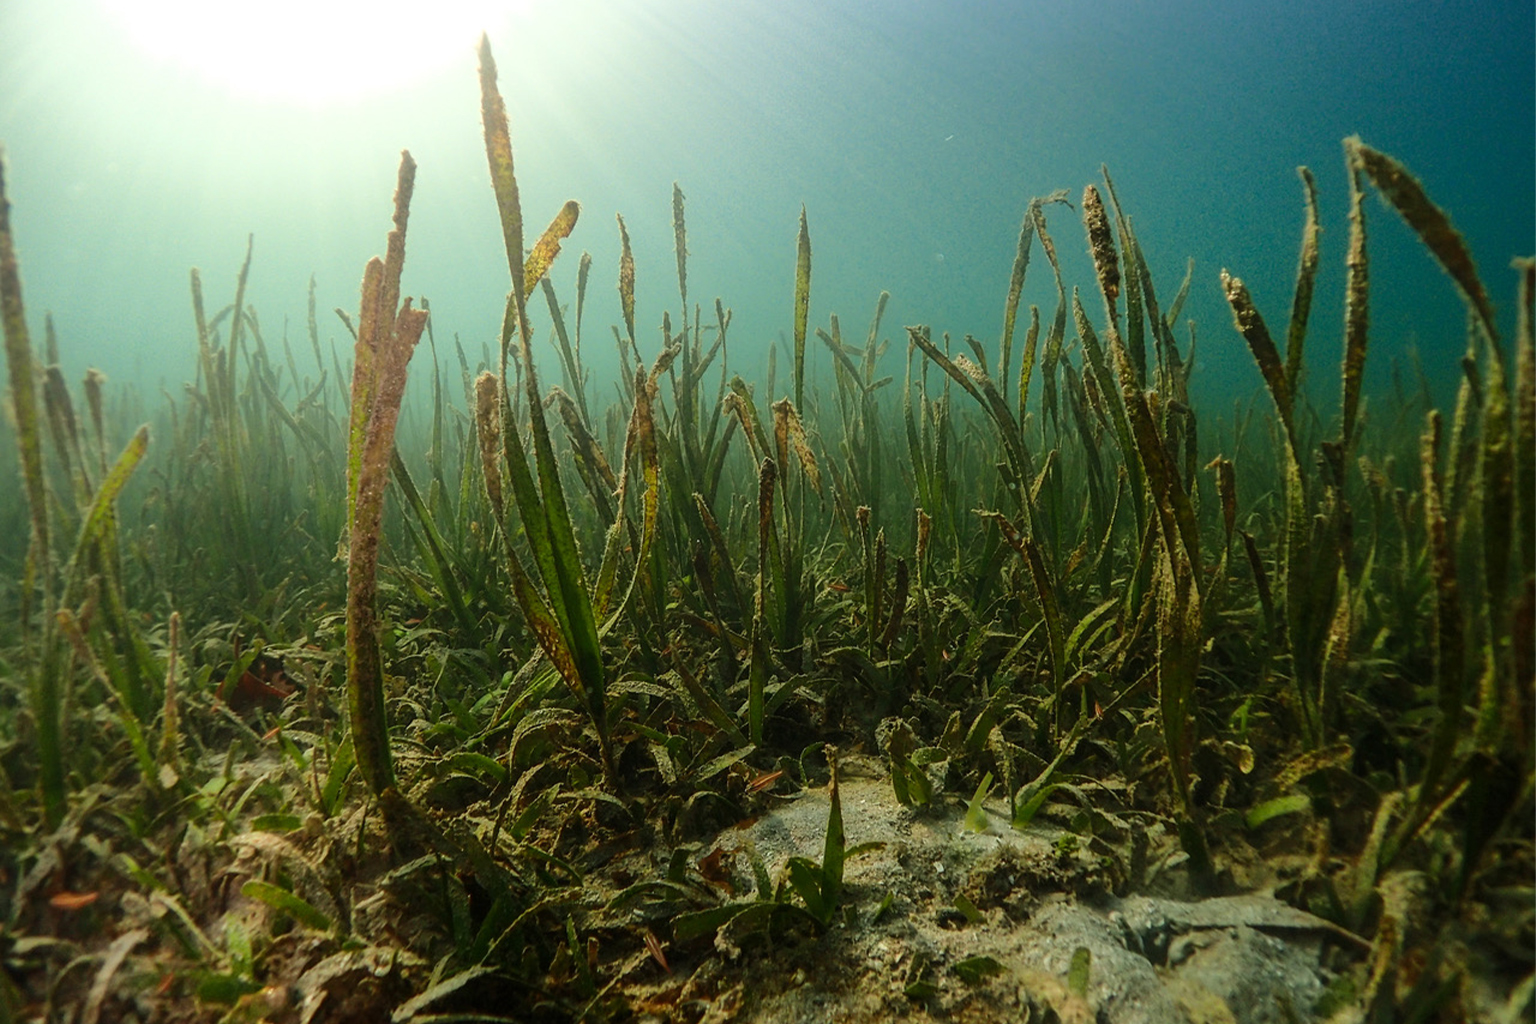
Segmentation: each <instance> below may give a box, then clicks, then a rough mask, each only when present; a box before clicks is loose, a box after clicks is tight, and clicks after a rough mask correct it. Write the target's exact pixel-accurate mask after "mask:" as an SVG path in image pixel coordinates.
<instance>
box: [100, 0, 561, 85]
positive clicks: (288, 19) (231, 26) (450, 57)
mask: <svg viewBox="0 0 1536 1024" xmlns="http://www.w3.org/2000/svg"><path fill="white" fill-rule="evenodd" d="M98 2H99V3H100V4H101V6H102V9H103V10H104V11H105V12H106V13H107V14H108V16H109V17H111V19H112V21H113V23H114V24H115V25H116V26H117V27H118V28H119V29H120V30H121V31H122V32H123V33H125V34H126V35H127V36H128V37H129V38H130V39H131V40H132V41H133V43H134V44H135V45H137V46H138V47H139V48H140V49H142V50H143V51H145V52H146V53H148V54H149V55H150V56H152V57H154V58H155V59H157V60H163V61H166V62H168V63H171V64H175V65H178V66H180V67H183V68H186V69H188V70H190V71H192V72H194V73H196V74H197V75H199V76H200V77H201V78H203V79H205V80H206V81H207V82H208V83H209V84H210V85H212V86H215V87H217V88H220V89H224V90H228V91H229V92H231V93H235V94H238V95H241V96H245V97H249V98H252V99H265V100H278V101H285V102H292V103H297V104H300V105H303V106H311V107H314V106H325V105H329V104H334V103H338V102H346V101H349V100H356V99H359V98H362V97H365V96H368V95H373V94H376V93H380V92H386V91H389V90H392V89H398V88H400V87H402V86H405V85H409V84H410V83H412V82H415V81H419V80H421V79H424V78H427V77H429V76H430V75H432V74H434V73H435V72H438V71H440V70H442V69H443V68H444V67H446V66H448V65H451V64H454V63H464V62H465V61H467V60H470V59H471V58H470V57H469V55H470V54H471V53H472V51H473V48H474V45H475V41H476V40H477V39H478V38H479V35H480V33H481V32H482V31H492V32H493V33H494V30H495V28H496V26H497V25H498V24H499V23H501V22H503V21H505V19H506V18H507V16H508V14H509V13H517V12H519V11H521V10H523V9H526V7H527V6H529V5H530V4H531V3H532V0H514V2H512V3H508V2H506V0H501V2H496V0H438V2H437V3H434V4H432V5H430V7H428V6H424V5H422V4H420V3H412V2H410V0H261V2H260V3H257V2H249V0H245V2H229V0H98ZM429 10H430V14H425V13H424V12H426V11H429Z"/></svg>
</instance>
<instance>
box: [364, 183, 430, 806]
mask: <svg viewBox="0 0 1536 1024" xmlns="http://www.w3.org/2000/svg"><path fill="white" fill-rule="evenodd" d="M415 181H416V162H415V161H414V160H412V159H411V154H410V153H409V152H402V153H401V154H400V175H399V181H398V184H397V185H396V188H395V228H394V230H393V231H391V232H390V233H389V242H388V246H387V248H386V250H385V256H384V259H382V260H381V259H379V258H378V257H377V256H375V257H374V258H373V259H371V260H369V261H368V266H367V268H366V269H365V270H364V271H363V299H362V308H361V310H360V311H359V314H360V315H359V322H358V330H357V353H356V356H355V361H354V363H353V366H352V416H351V421H350V424H349V431H348V441H347V526H348V549H347V709H348V711H349V713H350V715H351V721H352V742H353V745H354V748H355V749H356V751H357V766H358V768H359V769H360V770H361V772H362V775H363V778H364V780H365V781H366V782H367V783H368V787H369V789H371V790H373V792H375V793H382V792H383V791H384V790H385V789H387V788H389V787H391V786H393V785H394V769H393V768H392V767H391V764H390V756H389V733H388V722H387V720H386V718H385V714H384V672H383V665H382V663H381V660H380V657H379V638H378V621H377V620H378V610H377V607H376V600H377V596H378V582H377V578H376V574H377V570H378V563H379V531H380V528H381V524H382V520H383V516H384V485H385V484H386V483H387V482H388V481H389V470H390V461H391V460H390V456H391V454H392V453H393V452H394V448H395V423H396V421H397V419H398V418H399V416H400V400H401V398H402V397H403V396H404V394H405V368H406V364H407V363H409V362H410V359H411V354H412V353H413V352H414V351H415V350H416V343H417V341H419V340H420V339H421V332H422V330H423V329H424V328H425V327H426V324H427V311H426V310H424V309H413V308H411V300H410V299H406V300H405V302H404V303H403V304H401V303H400V272H401V270H402V269H404V267H405V225H406V220H407V218H408V217H409V216H410V209H411V189H412V187H413V186H414V184H415ZM397 306H398V309H397Z"/></svg>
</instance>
